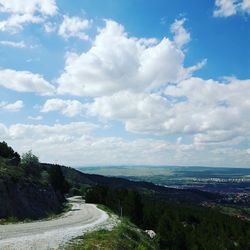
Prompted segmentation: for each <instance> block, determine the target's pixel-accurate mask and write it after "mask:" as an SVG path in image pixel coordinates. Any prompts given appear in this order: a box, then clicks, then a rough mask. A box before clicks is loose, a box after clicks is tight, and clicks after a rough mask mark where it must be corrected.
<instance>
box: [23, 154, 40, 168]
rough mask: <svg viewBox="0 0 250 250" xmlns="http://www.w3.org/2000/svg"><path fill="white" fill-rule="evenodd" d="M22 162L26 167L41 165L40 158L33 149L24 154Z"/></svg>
mask: <svg viewBox="0 0 250 250" xmlns="http://www.w3.org/2000/svg"><path fill="white" fill-rule="evenodd" d="M21 164H22V165H23V166H24V167H31V166H32V167H36V166H39V158H38V157H37V156H36V155H34V154H33V153H32V150H29V151H28V152H26V153H24V154H22V159H21Z"/></svg>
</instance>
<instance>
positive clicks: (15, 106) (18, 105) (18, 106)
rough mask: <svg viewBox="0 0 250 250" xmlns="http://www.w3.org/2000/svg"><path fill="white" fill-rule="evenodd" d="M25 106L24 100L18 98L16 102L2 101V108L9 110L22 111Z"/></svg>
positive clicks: (0, 104) (0, 106)
mask: <svg viewBox="0 0 250 250" xmlns="http://www.w3.org/2000/svg"><path fill="white" fill-rule="evenodd" d="M23 107H24V104H23V101H21V100H18V101H16V102H14V103H7V102H0V109H3V110H7V111H9V112H17V111H20V110H21V109H22V108H23Z"/></svg>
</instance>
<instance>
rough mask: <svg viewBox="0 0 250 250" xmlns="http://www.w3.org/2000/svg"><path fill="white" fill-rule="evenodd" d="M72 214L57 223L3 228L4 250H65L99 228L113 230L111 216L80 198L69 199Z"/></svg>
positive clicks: (0, 243) (0, 235)
mask: <svg viewBox="0 0 250 250" xmlns="http://www.w3.org/2000/svg"><path fill="white" fill-rule="evenodd" d="M69 201H70V203H72V208H71V210H70V211H69V212H67V213H65V214H64V215H62V216H61V217H59V218H57V219H53V220H46V221H45V220H44V221H36V222H30V223H18V224H8V225H0V249H4V250H5V249H6V250H17V249H18V250H31V249H32V250H33V249H39V250H45V249H46V250H47V249H63V245H64V244H65V243H66V242H67V241H69V240H70V239H72V238H74V237H77V236H80V235H82V234H83V232H86V231H89V230H93V229H95V228H98V227H109V226H110V223H111V222H110V221H109V219H110V218H109V216H108V214H107V213H105V212H104V211H102V210H100V209H98V208H97V207H96V205H94V204H86V203H84V201H83V200H81V199H80V198H79V197H72V198H70V199H69Z"/></svg>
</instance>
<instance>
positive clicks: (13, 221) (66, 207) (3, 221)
mask: <svg viewBox="0 0 250 250" xmlns="http://www.w3.org/2000/svg"><path fill="white" fill-rule="evenodd" d="M71 208H72V204H70V203H69V202H65V203H64V204H63V210H62V212H61V213H59V214H54V213H52V214H48V215H47V217H46V218H42V219H37V220H36V219H27V218H24V219H18V218H16V217H13V216H11V217H8V218H4V219H1V218H0V225H8V224H17V223H30V222H35V221H48V220H54V219H57V218H60V217H61V216H63V215H64V214H65V213H67V212H69V211H70V210H71Z"/></svg>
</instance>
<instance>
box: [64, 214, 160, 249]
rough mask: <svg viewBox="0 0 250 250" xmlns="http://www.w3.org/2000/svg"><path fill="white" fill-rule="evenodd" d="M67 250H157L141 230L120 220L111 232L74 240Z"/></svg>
mask: <svg viewBox="0 0 250 250" xmlns="http://www.w3.org/2000/svg"><path fill="white" fill-rule="evenodd" d="M66 249H67V250H80V249H82V250H131V249H135V250H155V249H159V248H158V247H157V244H156V242H155V241H154V240H152V239H150V238H149V236H148V235H146V234H145V233H144V232H143V231H142V230H140V229H138V228H137V227H136V226H135V225H133V224H132V223H130V222H129V221H128V220H127V219H125V218H124V219H122V221H121V223H119V224H118V225H117V226H116V227H115V228H113V230H112V231H108V230H98V231H93V232H89V233H86V234H84V235H83V236H81V237H78V238H76V239H74V240H73V241H72V242H70V243H69V244H68V245H67V246H66Z"/></svg>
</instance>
